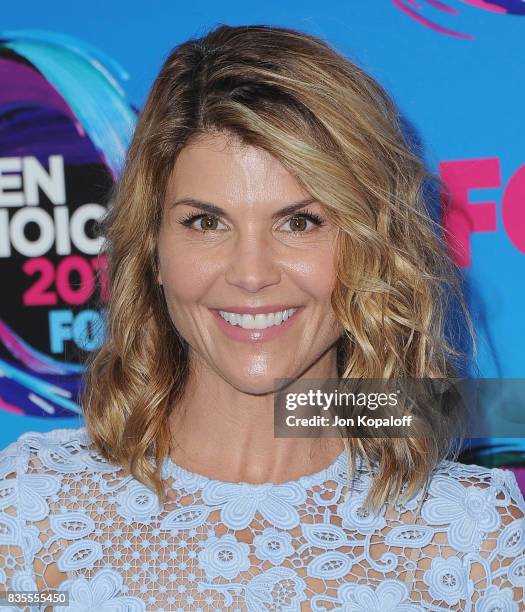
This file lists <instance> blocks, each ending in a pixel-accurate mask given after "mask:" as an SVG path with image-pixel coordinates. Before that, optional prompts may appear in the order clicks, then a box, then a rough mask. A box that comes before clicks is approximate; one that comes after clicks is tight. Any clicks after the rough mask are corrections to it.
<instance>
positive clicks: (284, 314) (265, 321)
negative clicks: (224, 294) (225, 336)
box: [218, 308, 299, 329]
mask: <svg viewBox="0 0 525 612" xmlns="http://www.w3.org/2000/svg"><path fill="white" fill-rule="evenodd" d="M297 310H299V309H298V308H288V309H287V310H279V311H277V312H269V313H266V314H256V315H251V314H239V313H236V312H226V311H224V310H219V311H218V313H219V315H220V316H221V317H222V318H223V319H224V320H225V321H226V322H227V323H229V324H230V325H232V326H238V327H241V328H242V329H268V328H269V327H279V325H282V323H284V322H285V321H287V320H288V319H290V318H291V317H292V316H293V315H294V314H295V313H296V312H297Z"/></svg>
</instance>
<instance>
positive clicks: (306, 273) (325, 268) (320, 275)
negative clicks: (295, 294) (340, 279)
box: [293, 248, 336, 302]
mask: <svg viewBox="0 0 525 612" xmlns="http://www.w3.org/2000/svg"><path fill="white" fill-rule="evenodd" d="M293 273H294V277H295V278H296V279H297V281H298V282H299V283H300V284H301V286H302V288H303V290H304V291H305V292H307V293H308V294H309V295H310V296H312V297H313V298H314V299H315V300H316V301H319V302H325V301H329V300H330V296H331V293H332V290H333V288H334V286H335V281H336V274H335V267H334V263H333V255H332V252H331V251H325V250H323V249H321V248H320V249H319V250H318V252H317V253H312V255H304V257H303V258H302V259H301V261H296V262H295V264H294V266H293Z"/></svg>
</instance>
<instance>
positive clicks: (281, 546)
mask: <svg viewBox="0 0 525 612" xmlns="http://www.w3.org/2000/svg"><path fill="white" fill-rule="evenodd" d="M161 474H162V477H163V478H164V479H165V480H166V481H167V483H168V485H169V488H170V496H169V499H168V500H167V501H166V503H165V504H164V505H163V506H161V505H160V504H159V501H158V499H157V496H156V495H155V494H154V492H152V491H151V490H149V489H148V488H146V487H145V486H144V485H142V484H141V483H140V482H138V481H137V480H135V479H134V478H133V477H132V476H129V475H126V474H125V473H124V472H123V470H122V469H121V468H120V467H119V466H115V465H112V464H109V463H107V462H106V461H105V460H104V459H103V458H102V457H101V456H100V455H99V454H98V453H97V452H96V451H95V450H93V449H92V448H90V446H89V439H88V437H87V434H86V431H85V429H84V428H80V429H57V430H53V431H51V432H48V433H45V434H40V433H35V432H29V433H26V434H24V435H22V436H21V437H20V438H19V439H18V440H17V441H16V442H15V443H13V444H11V445H10V446H8V447H7V448H5V449H4V450H2V451H0V591H3V590H41V591H42V590H47V589H58V590H61V591H65V592H67V593H68V594H69V603H68V605H67V606H62V607H56V610H57V611H62V612H64V611H66V610H67V611H70V612H80V611H83V612H87V611H88V610H89V611H93V612H95V611H96V612H99V611H103V612H109V611H112V612H113V611H130V612H138V611H146V610H147V611H149V610H152V611H162V610H175V611H186V610H188V611H191V612H219V611H223V610H232V611H237V612H240V611H241V610H242V611H244V610H247V611H249V612H259V611H260V612H268V611H279V612H293V611H303V610H315V611H319V612H321V611H324V612H327V611H339V612H378V611H381V612H394V611H395V612H416V611H424V610H456V611H465V610H474V611H475V612H502V611H504V612H519V611H521V610H525V600H524V591H525V501H524V498H523V495H522V493H521V491H520V490H519V488H518V485H517V482H516V478H515V476H514V474H513V473H512V472H511V471H509V470H502V469H497V468H494V469H488V468H483V467H480V466H476V465H463V464H460V463H456V462H451V461H444V462H443V463H442V464H441V465H440V466H438V468H436V470H435V473H434V474H433V476H432V478H431V480H430V484H429V487H428V489H427V490H425V491H423V490H422V491H420V492H418V494H416V495H415V496H414V497H413V498H412V499H411V500H409V501H408V502H406V503H405V504H404V505H400V504H399V503H396V504H391V503H388V504H385V505H384V506H383V508H381V510H380V511H379V512H378V513H376V514H372V513H366V512H364V510H363V508H362V504H363V501H364V499H365V497H366V492H367V490H368V487H369V486H370V483H371V480H372V477H373V474H372V473H371V472H370V470H369V469H368V468H366V467H365V466H364V462H360V463H359V464H358V466H357V472H356V477H355V478H354V480H353V482H352V483H349V482H348V479H347V470H346V456H345V454H344V453H343V454H342V455H341V456H340V457H339V458H338V459H337V461H335V462H334V463H333V464H332V465H331V466H329V467H328V468H326V469H324V470H322V471H321V472H319V473H317V474H314V475H311V476H305V477H302V478H299V479H297V480H294V481H290V482H287V483H284V484H248V483H227V482H220V481H216V480H211V479H208V478H206V477H204V476H200V475H197V474H193V473H191V472H189V471H187V470H184V469H183V468H181V467H179V466H176V465H175V464H174V463H173V462H172V461H171V459H169V458H167V459H166V460H165V461H164V463H163V465H162V466H161ZM423 493H424V495H425V496H424V498H422V495H423ZM0 609H1V610H13V611H14V610H18V609H19V608H9V607H5V606H4V607H1V606H0ZM27 609H29V608H27ZM32 609H34V610H37V609H38V608H36V607H35V608H32ZM42 609H43V607H42Z"/></svg>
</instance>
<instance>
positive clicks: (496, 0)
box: [392, 0, 525, 39]
mask: <svg viewBox="0 0 525 612" xmlns="http://www.w3.org/2000/svg"><path fill="white" fill-rule="evenodd" d="M392 2H393V3H394V5H395V6H396V7H397V8H398V9H400V10H401V11H403V12H404V13H406V14H407V15H408V16H409V17H411V18H412V19H414V20H415V21H417V22H418V23H421V24H422V25H424V26H426V27H427V28H430V29H431V30H434V31H435V32H439V33H440V34H445V35H447V36H454V37H456V38H467V39H469V38H470V39H472V38H474V36H473V35H472V34H467V33H464V32H459V31H457V30H453V29H451V28H446V27H445V26H443V25H441V24H439V23H437V22H436V21H434V20H433V19H431V18H430V17H428V16H426V15H425V10H428V9H429V7H430V9H437V10H438V11H441V12H443V13H448V14H449V15H459V13H460V11H459V10H458V9H457V8H455V7H453V6H450V2H449V3H447V2H442V1H441V0H392ZM461 2H463V4H468V5H470V6H473V7H475V8H478V9H482V10H484V11H489V12H491V13H500V14H506V15H525V0H461ZM425 5H426V6H425Z"/></svg>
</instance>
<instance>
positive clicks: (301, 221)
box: [284, 210, 324, 234]
mask: <svg viewBox="0 0 525 612" xmlns="http://www.w3.org/2000/svg"><path fill="white" fill-rule="evenodd" d="M308 222H310V223H311V224H312V225H313V226H317V227H320V226H321V225H324V221H323V219H321V217H320V216H319V215H316V214H315V213H313V212H311V211H309V210H306V211H305V212H302V213H296V214H295V215H292V216H291V217H289V218H288V219H287V220H286V221H285V223H284V225H286V224H288V223H289V224H290V227H291V229H290V230H289V231H287V230H285V231H287V233H293V234H305V233H308V232H310V231H312V228H311V227H310V229H308Z"/></svg>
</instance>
